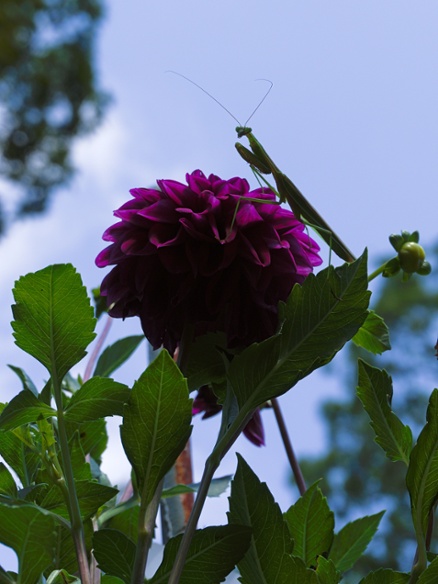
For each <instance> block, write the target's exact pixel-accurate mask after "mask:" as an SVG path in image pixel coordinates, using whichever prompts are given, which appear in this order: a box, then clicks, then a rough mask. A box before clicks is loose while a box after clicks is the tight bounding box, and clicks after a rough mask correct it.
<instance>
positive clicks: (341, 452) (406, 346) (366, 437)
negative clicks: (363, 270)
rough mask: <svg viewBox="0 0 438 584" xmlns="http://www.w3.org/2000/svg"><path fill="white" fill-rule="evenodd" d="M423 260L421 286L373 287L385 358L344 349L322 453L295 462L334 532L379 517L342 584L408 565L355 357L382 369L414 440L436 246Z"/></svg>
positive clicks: (396, 471)
mask: <svg viewBox="0 0 438 584" xmlns="http://www.w3.org/2000/svg"><path fill="white" fill-rule="evenodd" d="M428 259H429V260H430V261H431V263H432V266H433V267H435V271H433V272H432V274H431V275H430V276H429V277H428V278H424V279H423V278H421V277H419V276H415V275H414V276H413V277H412V279H411V280H409V281H408V282H405V283H403V282H401V279H400V277H395V278H391V279H382V280H381V288H380V291H379V292H378V293H377V302H374V304H373V308H374V309H375V310H376V312H377V313H378V314H380V315H381V316H382V317H383V318H384V319H385V321H386V323H387V325H388V326H389V330H390V334H391V343H392V350H391V351H388V352H386V353H384V354H383V355H381V356H376V357H373V356H372V355H370V354H369V353H365V352H362V351H360V350H358V349H357V348H356V347H355V346H354V345H351V347H350V353H349V356H348V359H347V363H345V367H346V373H345V388H346V392H345V395H346V397H345V399H344V400H343V401H339V402H337V401H329V402H326V403H325V404H324V405H323V408H322V414H323V418H324V420H325V422H326V425H327V427H326V428H327V449H326V453H325V454H324V455H323V456H322V457H320V458H313V459H305V460H301V461H300V462H301V465H302V470H303V473H304V476H305V477H306V480H307V482H308V483H309V484H311V483H312V482H314V481H316V480H318V479H320V478H323V480H322V482H321V488H322V490H323V492H324V494H325V495H327V497H328V499H329V503H330V506H331V507H332V509H333V510H334V511H335V513H336V516H337V526H338V529H339V528H340V527H342V525H344V524H345V523H346V522H347V520H351V519H353V518H357V517H359V516H363V515H367V514H368V515H369V514H371V513H375V512H377V511H380V510H382V509H386V514H385V516H384V518H383V520H382V524H381V528H380V529H379V532H378V534H377V536H376V538H375V539H374V540H373V542H372V544H371V545H370V547H369V549H368V551H367V554H366V555H365V556H364V557H363V558H362V559H361V560H360V561H359V562H358V564H357V565H356V567H355V568H354V571H352V572H351V573H350V575H349V576H347V577H346V578H345V579H344V580H343V582H346V584H347V583H353V584H356V583H357V582H359V580H360V578H361V577H363V576H364V575H365V574H366V573H368V572H369V571H371V570H375V569H377V568H379V567H382V566H384V567H389V568H394V569H398V570H402V571H403V570H409V569H410V566H411V563H412V561H413V556H414V553H415V541H414V537H413V527H412V520H411V517H410V506H409V497H408V494H407V491H406V487H405V476H406V467H405V466H404V464H403V463H401V462H397V463H393V462H391V461H390V460H389V459H387V458H386V457H385V454H384V452H383V450H381V448H380V447H379V446H378V445H377V444H376V443H375V442H374V436H375V434H374V431H373V430H372V429H371V428H370V425H369V418H368V415H367V414H366V413H365V411H364V410H363V407H362V405H361V403H360V402H359V399H358V398H357V397H356V395H355V388H356V385H357V358H358V357H361V358H363V359H364V360H365V361H367V362H368V363H370V364H371V365H374V366H376V367H379V368H381V369H386V370H387V371H388V372H389V373H390V375H392V377H393V384H394V396H393V401H392V405H393V409H394V411H395V412H396V413H397V415H398V416H399V417H400V418H401V419H402V421H403V422H404V423H405V424H406V423H407V424H409V425H410V426H411V428H412V430H413V433H414V439H416V437H417V435H418V432H419V430H420V428H421V427H422V426H423V425H424V423H425V414H426V407H427V399H428V396H429V394H430V393H431V391H432V389H433V388H434V387H437V376H436V372H437V369H436V368H438V364H437V363H436V359H435V350H434V345H435V342H436V339H437V334H438V285H437V284H438V275H437V272H436V266H438V245H437V246H436V247H435V249H434V250H433V251H432V253H428ZM341 365H343V363H341ZM338 366H339V363H338ZM335 367H336V364H334V368H335ZM334 368H333V370H334ZM435 551H437V550H435Z"/></svg>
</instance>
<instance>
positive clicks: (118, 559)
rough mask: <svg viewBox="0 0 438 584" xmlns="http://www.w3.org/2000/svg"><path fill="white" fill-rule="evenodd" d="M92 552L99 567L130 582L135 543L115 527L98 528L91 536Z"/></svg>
mask: <svg viewBox="0 0 438 584" xmlns="http://www.w3.org/2000/svg"><path fill="white" fill-rule="evenodd" d="M93 548H94V551H93V554H94V557H95V558H96V560H97V562H98V565H99V568H100V569H101V570H103V571H104V572H106V573H107V574H110V575H112V576H117V577H118V578H120V579H121V580H123V582H130V580H131V574H132V568H133V565H134V559H135V544H134V542H133V541H132V540H131V539H129V538H128V537H127V536H126V535H125V534H124V533H122V532H120V531H117V530H116V529H100V530H99V531H96V532H95V534H94V537H93Z"/></svg>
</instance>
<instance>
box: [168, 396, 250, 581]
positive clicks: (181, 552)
mask: <svg viewBox="0 0 438 584" xmlns="http://www.w3.org/2000/svg"><path fill="white" fill-rule="evenodd" d="M254 411H255V408H253V409H250V410H248V409H246V408H245V407H243V408H242V410H241V411H240V412H239V413H238V415H237V416H236V418H235V420H234V421H233V422H232V424H231V425H230V427H229V428H228V430H227V431H226V432H225V434H224V435H222V432H221V430H220V431H219V438H218V441H217V443H216V446H215V447H214V449H213V452H212V453H211V454H210V456H209V457H208V458H207V460H206V462H205V467H204V473H203V475H202V479H201V483H200V485H199V490H198V493H197V495H196V499H195V504H194V506H193V510H192V513H191V514H190V519H189V521H188V523H187V527H186V530H185V532H184V535H183V538H182V540H181V543H180V546H179V549H178V553H177V555H176V559H175V562H174V564H173V568H172V572H171V574H170V577H169V581H168V584H178V582H179V580H180V577H181V574H182V571H183V569H184V563H185V560H186V557H187V553H188V551H189V548H190V544H191V542H192V539H193V535H194V533H195V531H196V526H197V524H198V520H199V517H200V515H201V512H202V509H203V507H204V503H205V500H206V498H207V494H208V489H209V487H210V483H211V480H212V478H213V475H214V473H215V472H216V470H217V469H218V467H219V465H220V463H221V460H222V459H223V457H224V456H225V454H226V453H227V452H228V451H229V449H230V448H231V446H232V445H233V444H234V442H235V441H236V440H237V438H238V437H239V435H240V434H241V432H242V430H243V428H244V427H245V426H246V424H247V423H248V421H249V420H250V419H251V417H252V416H253V415H254ZM222 426H223V424H221V429H222Z"/></svg>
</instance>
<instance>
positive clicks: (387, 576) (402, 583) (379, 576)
mask: <svg viewBox="0 0 438 584" xmlns="http://www.w3.org/2000/svg"><path fill="white" fill-rule="evenodd" d="M409 579H410V574H403V573H402V572H394V570H389V569H388V568H380V569H379V570H376V571H375V572H370V573H369V574H368V575H367V576H365V578H362V580H361V581H360V582H359V584H407V583H408V582H409Z"/></svg>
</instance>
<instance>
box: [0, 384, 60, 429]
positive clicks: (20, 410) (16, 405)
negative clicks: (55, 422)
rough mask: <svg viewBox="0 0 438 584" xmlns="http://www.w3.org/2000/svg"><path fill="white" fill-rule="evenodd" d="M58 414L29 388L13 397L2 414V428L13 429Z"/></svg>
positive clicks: (0, 417) (0, 422)
mask: <svg viewBox="0 0 438 584" xmlns="http://www.w3.org/2000/svg"><path fill="white" fill-rule="evenodd" d="M52 416H56V410H54V409H53V408H51V407H50V406H48V405H46V404H45V403H43V402H41V401H40V400H39V399H38V398H37V397H35V396H34V395H33V393H31V392H30V391H28V390H27V389H24V390H23V391H20V393H19V394H18V395H16V396H15V397H14V398H12V399H11V401H10V402H9V403H8V405H7V406H6V407H5V409H4V410H3V412H2V414H1V416H0V429H1V430H13V429H14V428H18V426H23V425H24V424H30V423H32V422H36V421H37V420H40V419H43V418H51V417H52Z"/></svg>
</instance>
